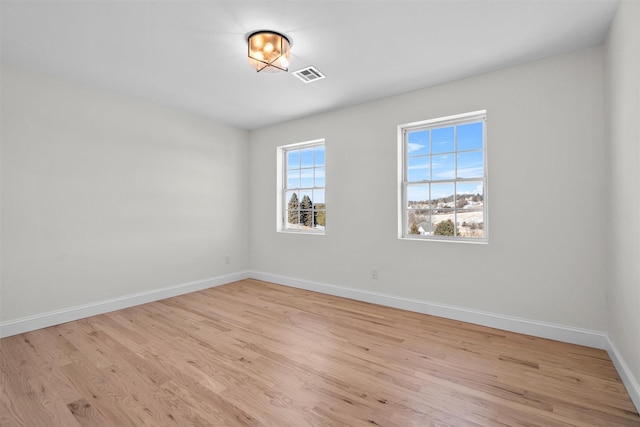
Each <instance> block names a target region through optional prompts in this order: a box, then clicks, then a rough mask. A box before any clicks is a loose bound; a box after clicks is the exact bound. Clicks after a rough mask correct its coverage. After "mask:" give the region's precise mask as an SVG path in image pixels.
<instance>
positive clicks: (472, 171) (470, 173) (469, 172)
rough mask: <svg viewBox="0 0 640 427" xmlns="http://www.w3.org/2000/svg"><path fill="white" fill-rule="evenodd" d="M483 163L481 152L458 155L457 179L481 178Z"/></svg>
mask: <svg viewBox="0 0 640 427" xmlns="http://www.w3.org/2000/svg"><path fill="white" fill-rule="evenodd" d="M483 163H484V159H483V155H482V151H468V152H465V153H458V178H482V176H483V174H484V165H483Z"/></svg>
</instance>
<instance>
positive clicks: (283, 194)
mask: <svg viewBox="0 0 640 427" xmlns="http://www.w3.org/2000/svg"><path fill="white" fill-rule="evenodd" d="M319 146H322V147H324V152H325V163H324V166H323V168H324V170H325V174H326V164H327V158H326V153H327V148H326V144H325V140H324V139H314V140H311V141H305V142H299V143H295V144H289V145H283V146H280V147H277V159H278V161H277V168H278V179H277V185H278V193H277V197H276V205H277V225H276V230H277V231H278V232H282V233H295V234H312V235H324V234H325V232H326V223H325V226H324V228H322V229H317V228H305V229H299V228H291V227H287V224H288V218H287V208H288V204H289V200H288V199H287V191H290V190H291V188H288V187H287V153H288V152H290V151H294V150H304V149H307V148H314V147H319ZM313 168H314V169H315V168H316V167H315V166H314V167H313ZM314 184H315V179H314ZM326 188H327V182H326V176H325V185H324V187H318V186H315V185H314V186H313V187H295V188H294V189H296V190H299V191H317V190H322V191H324V193H325V203H324V204H325V208H324V212H325V215H326V212H327V207H326V206H327V205H326V191H327V190H326Z"/></svg>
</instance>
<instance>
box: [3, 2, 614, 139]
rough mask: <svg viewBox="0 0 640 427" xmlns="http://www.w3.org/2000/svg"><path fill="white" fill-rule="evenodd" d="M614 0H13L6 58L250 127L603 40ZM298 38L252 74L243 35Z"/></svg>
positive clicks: (6, 10)
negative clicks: (280, 69) (303, 72)
mask: <svg viewBox="0 0 640 427" xmlns="http://www.w3.org/2000/svg"><path fill="white" fill-rule="evenodd" d="M616 7H617V0H596V1H589V0H535V1H529V0H492V1H489V0H467V1H458V0H441V1H433V0H432V1H349V2H345V1H318V0H316V1H289V2H272V1H260V2H244V1H227V2H220V1H215V2H204V1H162V2H161V1H156V2H153V1H113V2H107V1H84V2H80V1H55V0H54V1H43V2H33V1H29V2H27V1H5V0H2V3H1V10H0V13H1V41H2V45H1V51H0V52H1V58H2V61H3V62H5V63H9V64H15V65H20V66H23V67H27V68H30V69H34V70H38V71H42V72H46V73H50V74H53V75H56V76H59V77H62V78H65V79H70V80H74V81H78V82H81V83H84V84H90V85H93V86H97V87H100V88H103V89H107V90H112V91H115V92H118V93H121V94H125V95H130V96H133V97H138V98H142V99H146V100H149V101H152V102H155V103H158V104H162V105H166V106H171V107H175V108H179V109H183V110H187V111H190V112H193V113H197V114H200V115H204V116H207V117H211V118H213V119H215V120H218V121H222V122H225V123H228V124H230V125H233V126H236V127H239V128H243V129H255V128H259V127H262V126H266V125H269V124H274V123H279V122H283V121H286V120H291V119H294V118H298V117H303V116H308V115H311V114H315V113H319V112H322V111H327V110H333V109H336V108H340V107H345V106H349V105H354V104H358V103H362V102H366V101H370V100H374V99H378V98H382V97H386V96H390V95H394V94H399V93H403V92H408V91H411V90H415V89H418V88H423V87H428V86H433V85H436V84H440V83H443V82H447V81H451V80H456V79H460V78H463V77H467V76H470V75H475V74H479V73H484V72H488V71H492V70H496V69H500V68H504V67H508V66H512V65H515V64H520V63H524V62H527V61H531V60H534V59H538V58H543V57H546V56H551V55H555V54H559V53H563V52H568V51H572V50H576V49H580V48H584V47H588V46H592V45H596V44H599V43H600V42H602V40H603V38H604V37H605V35H606V32H607V30H608V27H609V23H610V21H611V18H612V16H613V14H614V12H615V9H616ZM256 29H272V30H276V31H281V32H284V33H286V34H288V35H289V36H291V38H292V39H293V48H292V61H291V62H292V65H291V68H290V71H295V70H297V69H299V68H302V67H306V66H309V65H313V66H315V67H316V68H317V69H319V70H320V71H321V72H323V73H324V74H326V75H327V78H326V79H323V80H319V81H318V82H315V83H311V84H304V83H302V82H301V81H299V80H298V79H297V78H295V77H294V76H293V75H291V73H288V74H284V73H279V74H264V73H259V74H257V73H256V72H255V70H252V69H251V68H250V67H249V65H248V63H247V60H246V43H245V39H244V36H245V34H246V33H247V32H249V31H251V30H256Z"/></svg>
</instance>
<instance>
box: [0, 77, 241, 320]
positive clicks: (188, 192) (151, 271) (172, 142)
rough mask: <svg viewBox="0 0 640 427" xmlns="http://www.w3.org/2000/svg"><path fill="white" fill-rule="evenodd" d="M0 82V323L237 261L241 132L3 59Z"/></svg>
mask: <svg viewBox="0 0 640 427" xmlns="http://www.w3.org/2000/svg"><path fill="white" fill-rule="evenodd" d="M1 83H2V104H1V108H2V110H1V114H2V116H1V118H2V130H1V138H2V159H1V162H2V163H1V166H2V188H1V189H2V193H1V194H2V215H1V221H2V223H1V225H2V282H1V283H2V285H1V286H2V289H1V299H2V301H1V305H0V311H1V317H0V320H1V321H4V322H8V321H12V320H15V319H19V318H23V317H27V316H33V315H40V314H43V313H47V312H51V311H55V310H61V309H67V308H69V307H75V306H79V305H83V304H90V303H96V302H100V301H104V300H108V299H112V298H120V297H123V296H126V295H130V294H135V293H144V292H147V291H153V290H156V289H159V288H163V287H168V286H175V285H180V284H184V283H188V282H191V281H196V280H201V279H209V278H212V277H218V276H223V275H228V274H231V273H233V272H236V271H242V270H246V269H247V267H248V225H247V224H248V215H247V208H246V207H247V198H246V196H247V194H248V187H247V185H248V177H247V169H246V160H247V157H248V134H247V132H245V131H240V130H237V129H234V128H231V127H228V126H225V125H221V124H217V123H215V122H212V121H210V120H206V119H204V118H199V117H195V116H192V115H188V114H184V113H179V112H175V111H172V110H170V109H165V108H161V107H158V106H153V105H151V104H147V103H145V102H142V101H137V100H132V99H129V98H126V97H122V96H118V95H114V94H111V93H107V92H103V91H100V90H97V89H93V88H88V87H84V86H81V85H77V84H72V83H67V82H63V81H59V80H56V79H53V78H51V77H46V76H43V75H38V74H34V73H30V72H27V71H25V70H21V69H18V68H14V67H9V66H3V68H2V80H1ZM226 255H230V256H231V262H232V263H231V264H230V265H226V264H225V256H226Z"/></svg>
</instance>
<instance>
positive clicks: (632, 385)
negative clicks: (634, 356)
mask: <svg viewBox="0 0 640 427" xmlns="http://www.w3.org/2000/svg"><path fill="white" fill-rule="evenodd" d="M607 343H608V344H609V349H608V350H607V352H608V353H609V357H610V358H611V361H612V362H613V366H615V367H616V370H617V371H618V375H620V378H621V379H622V382H623V384H624V386H625V387H626V388H627V392H628V393H629V397H631V401H632V402H633V404H634V405H636V409H637V410H638V412H640V384H638V380H637V379H636V378H635V377H634V376H633V373H632V372H631V369H630V368H629V365H627V362H625V360H624V359H623V358H622V355H621V354H620V351H618V347H616V345H615V344H614V343H613V341H611V339H610V338H609V337H607Z"/></svg>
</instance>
